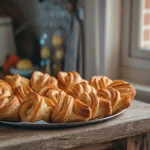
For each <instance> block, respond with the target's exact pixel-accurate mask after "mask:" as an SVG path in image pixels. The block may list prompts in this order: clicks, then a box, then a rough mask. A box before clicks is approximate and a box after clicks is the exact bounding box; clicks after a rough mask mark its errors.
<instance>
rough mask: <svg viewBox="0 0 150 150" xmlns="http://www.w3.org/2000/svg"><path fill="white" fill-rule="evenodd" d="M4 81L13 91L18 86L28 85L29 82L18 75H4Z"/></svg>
mask: <svg viewBox="0 0 150 150" xmlns="http://www.w3.org/2000/svg"><path fill="white" fill-rule="evenodd" d="M4 79H5V81H6V82H8V83H9V84H10V86H11V87H12V89H13V90H14V89H15V88H16V87H18V86H29V85H30V81H29V80H28V79H27V78H25V77H22V76H20V75H19V74H14V75H13V76H11V75H6V76H5V77H4Z"/></svg>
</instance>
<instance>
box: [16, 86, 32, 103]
mask: <svg viewBox="0 0 150 150" xmlns="http://www.w3.org/2000/svg"><path fill="white" fill-rule="evenodd" d="M31 92H33V90H32V89H31V88H30V87H29V86H18V87H17V88H16V89H15V92H14V95H16V96H17V98H18V100H19V102H20V104H21V103H22V102H23V100H24V98H25V97H26V96H27V94H29V93H31Z"/></svg>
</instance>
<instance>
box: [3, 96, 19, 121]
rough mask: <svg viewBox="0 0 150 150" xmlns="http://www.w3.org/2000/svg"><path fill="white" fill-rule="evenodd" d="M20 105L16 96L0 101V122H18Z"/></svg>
mask: <svg viewBox="0 0 150 150" xmlns="http://www.w3.org/2000/svg"><path fill="white" fill-rule="evenodd" d="M19 110H20V103H19V100H18V99H17V97H16V96H14V95H11V96H8V97H6V98H3V99H1V100H0V120H3V121H19Z"/></svg>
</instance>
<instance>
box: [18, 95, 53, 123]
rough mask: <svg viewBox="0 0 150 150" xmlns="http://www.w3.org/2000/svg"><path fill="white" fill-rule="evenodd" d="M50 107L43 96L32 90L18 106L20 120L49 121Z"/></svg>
mask: <svg viewBox="0 0 150 150" xmlns="http://www.w3.org/2000/svg"><path fill="white" fill-rule="evenodd" d="M51 109H52V108H51V107H50V106H48V105H47V103H46V102H45V100H44V98H43V97H41V96H39V95H38V94H36V93H35V92H32V93H30V94H28V95H27V96H26V97H25V99H24V100H23V103H22V104H21V107H20V118H21V120H22V121H27V122H36V121H40V120H44V121H47V122H48V121H49V120H50V114H51Z"/></svg>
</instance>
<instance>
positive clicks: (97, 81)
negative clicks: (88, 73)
mask: <svg viewBox="0 0 150 150" xmlns="http://www.w3.org/2000/svg"><path fill="white" fill-rule="evenodd" d="M112 82H113V81H112V80H111V79H109V78H108V77H106V76H93V77H92V78H91V79H90V80H89V84H90V85H91V86H93V87H94V88H95V89H96V90H99V89H100V88H107V87H108V86H109V85H110V84H111V83H112Z"/></svg>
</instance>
